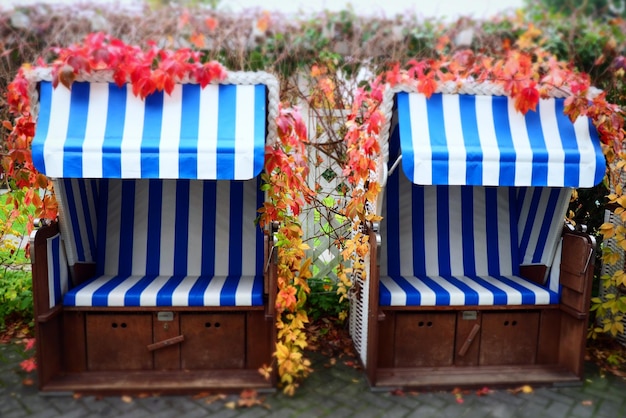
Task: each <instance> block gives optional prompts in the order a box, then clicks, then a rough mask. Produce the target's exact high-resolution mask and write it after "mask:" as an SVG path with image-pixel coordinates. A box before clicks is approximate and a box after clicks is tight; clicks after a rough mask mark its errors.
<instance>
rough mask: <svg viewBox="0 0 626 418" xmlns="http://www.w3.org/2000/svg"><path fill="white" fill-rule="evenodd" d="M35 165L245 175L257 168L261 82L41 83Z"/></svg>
mask: <svg viewBox="0 0 626 418" xmlns="http://www.w3.org/2000/svg"><path fill="white" fill-rule="evenodd" d="M39 86H40V92H39V95H40V109H39V117H38V121H37V126H36V134H35V138H34V139H33V144H32V150H33V162H34V164H35V167H36V168H37V169H38V170H39V171H40V172H42V173H44V174H46V175H47V176H48V177H52V178H63V177H65V178H161V179H167V178H171V179H177V178H184V179H218V180H222V179H228V180H247V179H251V178H254V177H256V176H257V175H258V174H259V173H260V172H261V170H262V168H263V163H264V148H265V136H266V117H267V112H266V107H267V105H266V90H265V88H266V87H265V85H262V84H257V85H231V84H220V85H208V86H206V87H205V88H204V89H202V88H201V87H200V86H199V85H197V84H177V85H176V87H175V88H174V91H173V92H172V94H171V95H168V94H165V93H163V92H157V93H154V94H151V95H149V96H148V97H147V98H146V99H145V100H142V99H141V98H139V97H136V96H134V95H133V94H132V87H131V86H130V85H125V86H123V87H121V88H120V87H118V86H116V85H115V84H110V83H86V82H75V83H74V84H72V88H71V90H68V89H67V88H65V87H64V86H62V85H59V86H58V88H56V89H53V88H52V85H51V83H50V82H41V83H40V84H39Z"/></svg>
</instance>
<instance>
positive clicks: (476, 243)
mask: <svg viewBox="0 0 626 418" xmlns="http://www.w3.org/2000/svg"><path fill="white" fill-rule="evenodd" d="M385 193H386V198H385V200H386V205H384V208H383V217H384V218H383V222H382V225H381V235H382V240H383V243H386V244H383V249H382V254H381V258H382V259H381V263H380V266H381V275H383V276H386V275H389V276H398V275H401V276H424V275H425V276H500V275H512V274H513V275H516V274H518V273H519V261H518V244H517V242H518V238H517V214H516V209H517V205H516V191H515V189H514V188H509V187H472V186H420V185H414V184H412V183H411V182H410V181H409V180H408V179H407V178H406V177H405V176H404V175H401V174H399V170H397V171H395V172H394V173H393V174H392V175H391V176H390V177H389V179H388V183H387V187H386V190H385Z"/></svg>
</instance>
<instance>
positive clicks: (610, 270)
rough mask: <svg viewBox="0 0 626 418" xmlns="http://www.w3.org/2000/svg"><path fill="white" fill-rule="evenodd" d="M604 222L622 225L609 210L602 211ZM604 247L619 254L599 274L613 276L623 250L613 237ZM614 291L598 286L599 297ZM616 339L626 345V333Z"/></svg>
mask: <svg viewBox="0 0 626 418" xmlns="http://www.w3.org/2000/svg"><path fill="white" fill-rule="evenodd" d="M604 222H609V223H612V224H613V225H615V226H623V225H624V223H623V222H622V220H621V219H620V217H619V216H616V215H615V214H614V213H613V212H611V211H610V210H605V211H604ZM602 245H603V246H604V247H608V248H610V249H611V250H612V251H614V252H616V253H618V254H619V255H620V258H619V261H618V262H617V263H615V264H611V265H609V264H606V263H603V264H602V269H601V276H607V275H608V276H613V274H615V272H616V271H617V270H620V269H622V268H624V253H625V252H624V250H623V249H621V247H620V246H619V245H617V240H616V239H615V238H610V239H608V240H605V241H604V242H603V244H602ZM613 292H615V288H614V287H609V288H608V289H607V288H605V287H604V286H602V285H601V286H600V289H599V294H600V298H602V299H604V298H605V296H606V295H608V294H610V293H613ZM600 319H601V318H598V320H600ZM623 323H624V327H626V318H625V319H624V320H623ZM616 339H617V341H619V342H620V343H621V344H622V345H624V346H626V334H624V333H621V334H618V336H617V338H616Z"/></svg>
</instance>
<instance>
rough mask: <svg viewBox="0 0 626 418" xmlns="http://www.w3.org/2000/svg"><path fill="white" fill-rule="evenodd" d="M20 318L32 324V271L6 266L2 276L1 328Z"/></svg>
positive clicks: (0, 294)
mask: <svg viewBox="0 0 626 418" xmlns="http://www.w3.org/2000/svg"><path fill="white" fill-rule="evenodd" d="M14 318H19V319H20V320H22V321H24V322H25V323H29V324H30V325H31V326H32V322H33V292H32V280H31V273H30V271H26V270H12V269H10V268H6V267H5V268H4V270H3V271H2V273H1V277H0V329H3V328H4V327H5V326H6V323H7V321H8V320H9V319H14Z"/></svg>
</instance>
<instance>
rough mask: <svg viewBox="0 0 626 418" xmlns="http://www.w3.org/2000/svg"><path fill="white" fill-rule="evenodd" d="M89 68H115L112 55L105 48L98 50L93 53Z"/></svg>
mask: <svg viewBox="0 0 626 418" xmlns="http://www.w3.org/2000/svg"><path fill="white" fill-rule="evenodd" d="M89 66H90V68H91V69H92V70H105V69H107V68H111V67H115V62H114V60H113V56H112V54H111V53H110V52H109V51H108V50H107V49H106V48H98V49H96V50H95V51H93V53H92V55H91V59H90V60H89Z"/></svg>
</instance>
